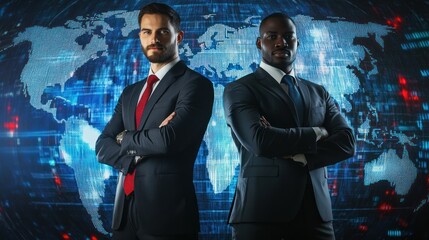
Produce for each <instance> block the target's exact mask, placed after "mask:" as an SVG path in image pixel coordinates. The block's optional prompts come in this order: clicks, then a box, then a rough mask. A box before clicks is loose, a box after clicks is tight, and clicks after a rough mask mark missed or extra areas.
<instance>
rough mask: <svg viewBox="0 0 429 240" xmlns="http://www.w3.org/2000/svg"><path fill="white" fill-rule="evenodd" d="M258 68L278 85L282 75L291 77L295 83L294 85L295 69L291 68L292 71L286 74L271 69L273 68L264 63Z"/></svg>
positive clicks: (274, 68)
mask: <svg viewBox="0 0 429 240" xmlns="http://www.w3.org/2000/svg"><path fill="white" fill-rule="evenodd" d="M259 67H261V68H262V69H264V70H265V71H266V72H267V73H268V74H269V75H270V76H271V77H273V78H274V79H275V80H276V81H277V82H278V83H280V82H281V81H282V78H283V76H284V75H290V76H292V77H293V79H294V80H295V83H296V77H295V69H293V68H292V71H290V73H289V74H286V73H285V72H283V71H282V70H280V69H278V68H276V67H273V66H271V65H269V64H267V63H265V62H264V61H261V64H259Z"/></svg>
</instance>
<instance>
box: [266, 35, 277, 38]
mask: <svg viewBox="0 0 429 240" xmlns="http://www.w3.org/2000/svg"><path fill="white" fill-rule="evenodd" d="M276 37H277V35H274V34H272V35H268V36H267V38H268V39H276Z"/></svg>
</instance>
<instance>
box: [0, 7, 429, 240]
mask: <svg viewBox="0 0 429 240" xmlns="http://www.w3.org/2000/svg"><path fill="white" fill-rule="evenodd" d="M53 2H54V1H26V2H24V1H10V2H8V3H1V5H0V13H1V17H0V19H1V22H2V24H1V30H2V35H1V36H0V39H1V41H0V73H1V74H0V79H1V81H0V89H1V92H0V106H1V116H0V121H1V124H2V126H3V128H2V129H1V132H0V143H1V145H0V149H1V150H0V179H1V180H2V184H1V185H0V192H1V194H0V238H1V239H91V240H93V239H105V238H109V237H110V232H111V228H110V225H111V216H112V210H113V200H114V194H115V187H116V178H117V172H116V170H114V169H112V168H111V167H108V166H106V165H102V164H100V163H98V161H97V159H96V155H95V152H94V148H95V141H96V139H97V137H98V136H99V134H100V132H101V130H102V129H103V128H104V126H105V125H106V123H107V122H108V121H109V120H110V117H111V116H112V113H113V110H114V107H115V105H116V103H117V100H118V98H119V96H120V94H121V92H122V89H123V88H124V87H125V86H127V85H129V84H132V83H134V82H137V81H139V80H141V79H143V78H145V74H147V72H148V67H149V63H148V62H147V60H146V59H145V57H144V55H143V53H142V51H141V47H140V42H139V40H138V23H137V16H138V12H139V9H140V7H141V6H143V5H145V4H146V3H149V2H144V1H142V2H131V1H115V2H112V3H96V2H94V3H91V4H89V3H86V2H85V3H84V2H83V1H70V2H67V1H65V2H64V3H63V2H61V3H57V2H55V4H52V3H53ZM165 3H167V4H169V5H170V6H172V7H173V8H174V9H176V10H177V11H178V12H179V13H180V15H181V17H182V25H181V26H182V29H183V30H184V32H185V38H184V41H183V43H182V44H181V45H180V46H179V50H180V58H181V59H182V60H184V61H185V62H186V63H187V65H188V66H189V67H190V68H192V69H194V70H196V71H197V72H200V73H201V74H203V75H204V76H206V77H207V78H209V79H210V80H211V81H212V82H213V84H214V88H215V102H214V105H213V115H212V118H211V120H210V123H209V125H208V128H207V131H206V134H205V136H204V139H203V142H202V144H201V147H200V151H199V154H198V157H197V160H196V163H195V169H194V184H195V187H196V191H197V198H198V204H199V209H200V220H201V232H200V239H231V236H230V235H231V234H230V233H231V230H230V228H229V226H228V225H227V224H226V221H227V216H228V211H229V207H230V204H231V201H232V197H233V195H234V188H235V184H236V177H237V174H238V169H239V167H240V162H239V157H238V152H237V149H236V147H235V145H234V144H233V141H232V138H231V136H230V132H229V129H228V128H227V126H226V122H225V119H224V114H223V108H222V94H223V89H224V86H225V85H226V84H227V83H229V82H231V81H234V80H236V79H238V78H240V77H242V76H244V75H246V74H249V73H251V72H253V71H254V70H255V69H256V67H257V66H258V65H259V63H260V61H261V60H260V59H261V57H260V54H259V51H258V50H257V48H256V46H255V41H256V37H257V36H258V26H259V23H260V21H261V19H262V18H263V17H264V16H266V15H268V14H270V13H272V12H275V11H280V10H281V11H284V12H286V13H288V14H289V15H290V16H292V18H293V19H294V21H295V22H296V24H297V30H298V37H299V39H300V47H299V49H298V57H297V60H296V64H295V71H296V73H297V75H298V76H300V77H302V78H304V79H308V80H311V81H313V82H316V83H318V84H322V85H323V86H325V88H326V89H327V90H328V91H329V92H330V94H331V95H332V96H333V97H334V98H335V99H336V101H337V102H338V104H339V106H340V108H341V112H342V114H343V115H344V116H345V117H346V119H347V120H348V122H349V124H350V125H351V126H352V127H353V129H354V131H355V134H356V139H357V149H356V155H355V156H354V157H353V158H350V159H348V160H346V161H343V162H340V163H338V164H336V165H333V166H329V168H328V175H329V187H330V191H331V198H332V200H333V211H334V227H335V232H336V237H337V239H429V230H428V229H429V228H428V226H429V203H428V202H429V175H428V169H429V167H428V159H429V136H428V132H429V131H428V129H429V101H428V96H429V57H427V56H429V26H428V20H427V19H429V16H428V15H429V14H428V13H429V5H428V3H425V2H420V1H411V2H408V3H406V4H405V3H402V2H400V1H394V2H392V3H389V4H387V3H383V2H382V1H375V2H372V3H359V1H354V2H353V1H347V2H346V1H345V2H341V3H339V2H338V1H320V2H318V1H316V2H314V1H308V2H296V1H289V2H283V1H278V2H277V1H274V2H273V1H269V2H264V1H235V2H226V1H225V2H224V1H214V2H211V3H206V2H203V1H195V2H194V3H192V4H190V3H187V2H185V1H165ZM267 203H269V199H267Z"/></svg>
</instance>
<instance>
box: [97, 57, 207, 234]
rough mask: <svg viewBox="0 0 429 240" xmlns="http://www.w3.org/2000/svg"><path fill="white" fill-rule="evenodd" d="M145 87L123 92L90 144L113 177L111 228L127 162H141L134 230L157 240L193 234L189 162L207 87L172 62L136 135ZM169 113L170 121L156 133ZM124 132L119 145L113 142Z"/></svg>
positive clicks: (118, 213)
mask: <svg viewBox="0 0 429 240" xmlns="http://www.w3.org/2000/svg"><path fill="white" fill-rule="evenodd" d="M144 84H145V81H140V82H137V83H135V84H132V85H130V86H128V87H126V88H125V89H124V90H123V92H122V94H121V96H120V98H119V101H118V103H117V105H116V107H115V111H114V114H113V116H112V118H111V120H110V121H109V122H108V124H107V125H106V127H105V128H104V130H103V132H102V133H101V135H100V137H99V138H98V140H97V143H96V153H97V157H98V160H99V162H101V163H104V164H107V165H110V166H112V167H114V168H116V169H118V170H119V171H120V172H119V178H118V185H117V189H116V197H115V205H114V211H113V223H112V228H113V229H118V228H119V226H120V224H121V221H123V217H122V216H123V211H124V202H125V194H124V190H123V181H124V177H125V174H126V173H127V172H128V170H129V168H130V166H131V161H132V160H133V159H134V158H135V156H142V157H143V159H142V161H141V162H140V163H139V164H138V165H137V166H136V168H135V169H136V176H135V188H134V189H135V190H134V194H135V195H134V197H135V205H136V208H137V212H136V213H132V214H136V216H137V219H138V222H139V225H141V226H142V227H143V228H144V231H145V232H147V233H150V234H153V235H159V234H164V235H165V234H195V233H196V232H198V231H199V214H198V207H197V199H196V195H195V189H194V185H193V169H194V162H195V158H196V156H197V153H198V150H199V147H200V145H201V142H202V139H203V136H204V133H205V131H206V128H207V124H208V122H209V119H210V117H211V112H212V105H213V98H214V92H213V84H212V83H211V81H209V80H208V79H207V78H205V77H203V76H202V75H200V74H198V73H196V72H194V71H193V70H191V69H189V68H188V67H187V66H186V65H185V63H184V62H181V61H180V62H178V63H177V64H175V65H174V66H173V68H172V69H170V70H169V71H168V73H167V74H166V75H165V76H164V77H163V79H161V81H160V82H159V84H158V86H157V87H156V88H155V90H154V91H153V93H152V95H151V96H150V99H149V101H148V102H147V104H146V107H145V109H144V112H143V115H142V118H141V122H140V125H139V128H138V129H136V123H135V110H136V106H137V102H138V100H139V95H140V93H141V91H142V88H143V86H144ZM172 112H175V113H176V115H175V117H174V118H173V119H172V121H171V122H170V123H169V124H168V125H166V126H164V127H161V128H159V125H160V124H161V122H162V121H163V120H164V119H165V118H166V117H167V116H169V115H170V114H171V113H172ZM124 130H127V132H126V134H125V135H124V138H123V141H122V143H121V145H119V144H117V143H116V141H115V137H116V135H117V134H119V133H121V132H122V131H124Z"/></svg>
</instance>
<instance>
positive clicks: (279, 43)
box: [275, 37, 289, 47]
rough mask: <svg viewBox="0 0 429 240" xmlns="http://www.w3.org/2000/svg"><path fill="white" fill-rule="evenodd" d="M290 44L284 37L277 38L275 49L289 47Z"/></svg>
mask: <svg viewBox="0 0 429 240" xmlns="http://www.w3.org/2000/svg"><path fill="white" fill-rule="evenodd" d="M288 45H289V44H288V43H287V41H286V39H285V38H284V37H279V38H277V42H276V44H275V47H287V46H288Z"/></svg>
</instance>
